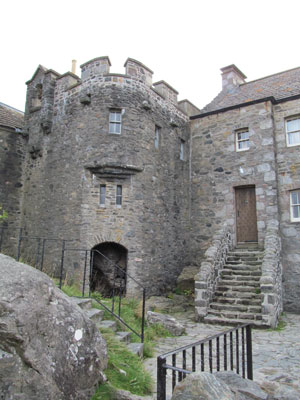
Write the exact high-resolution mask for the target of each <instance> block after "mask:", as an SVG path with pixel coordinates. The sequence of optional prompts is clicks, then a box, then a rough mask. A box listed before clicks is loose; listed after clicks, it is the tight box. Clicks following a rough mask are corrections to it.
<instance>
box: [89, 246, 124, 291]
mask: <svg viewBox="0 0 300 400" xmlns="http://www.w3.org/2000/svg"><path fill="white" fill-rule="evenodd" d="M92 251H93V253H94V256H93V261H92V263H93V265H92V277H91V278H92V279H91V290H92V291H93V292H95V291H96V292H99V293H101V295H102V296H103V297H111V296H113V295H118V294H121V295H123V294H124V295H125V294H126V270H127V253H128V251H127V249H126V248H125V247H124V246H122V245H120V244H118V243H114V242H104V243H100V244H97V245H96V246H95V247H93V249H92Z"/></svg>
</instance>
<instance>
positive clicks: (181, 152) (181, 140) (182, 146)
mask: <svg viewBox="0 0 300 400" xmlns="http://www.w3.org/2000/svg"><path fill="white" fill-rule="evenodd" d="M184 148H185V141H184V140H183V139H180V154H179V158H180V160H184V157H185V154H184V153H185V151H184Z"/></svg>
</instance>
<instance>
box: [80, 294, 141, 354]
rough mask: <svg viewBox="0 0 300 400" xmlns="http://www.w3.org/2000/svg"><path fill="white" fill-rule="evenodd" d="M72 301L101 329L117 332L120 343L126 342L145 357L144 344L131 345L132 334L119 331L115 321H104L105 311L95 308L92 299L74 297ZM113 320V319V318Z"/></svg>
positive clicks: (129, 347) (133, 351) (130, 347)
mask: <svg viewBox="0 0 300 400" xmlns="http://www.w3.org/2000/svg"><path fill="white" fill-rule="evenodd" d="M72 300H73V301H74V302H75V303H76V304H77V305H78V306H79V307H80V308H81V309H82V310H84V312H85V313H86V315H87V316H88V317H89V318H90V319H91V320H92V321H93V322H94V323H95V324H96V325H97V327H98V328H99V329H101V328H106V329H107V328H108V329H111V330H112V331H114V332H115V335H116V338H117V339H119V340H120V342H124V343H125V344H126V345H127V347H128V349H129V350H130V351H131V352H132V353H134V354H137V355H138V356H139V357H141V358H142V357H143V354H144V344H143V343H131V335H132V333H131V332H128V331H120V330H118V323H117V322H116V321H115V320H103V317H104V310H99V309H97V308H93V300H92V299H90V298H80V297H72ZM112 318H113V317H112Z"/></svg>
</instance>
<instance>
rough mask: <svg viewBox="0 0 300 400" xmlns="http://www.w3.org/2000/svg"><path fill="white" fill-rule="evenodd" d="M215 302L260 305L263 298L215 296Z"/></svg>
mask: <svg viewBox="0 0 300 400" xmlns="http://www.w3.org/2000/svg"><path fill="white" fill-rule="evenodd" d="M257 296H259V295H257ZM213 301H214V303H221V304H222V303H223V304H241V305H245V306H260V305H261V299H260V298H259V299H257V298H256V297H253V298H250V299H243V298H242V299H241V298H239V297H221V296H215V297H214V298H213Z"/></svg>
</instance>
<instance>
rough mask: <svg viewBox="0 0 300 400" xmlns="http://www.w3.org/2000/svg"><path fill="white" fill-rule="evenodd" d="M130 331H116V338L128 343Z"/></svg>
mask: <svg viewBox="0 0 300 400" xmlns="http://www.w3.org/2000/svg"><path fill="white" fill-rule="evenodd" d="M131 334H132V333H131V332H126V331H119V332H116V338H117V339H119V340H120V342H124V343H130V341H131Z"/></svg>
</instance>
